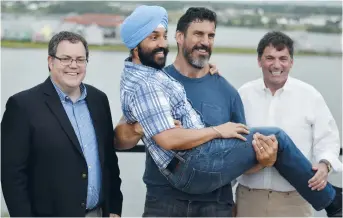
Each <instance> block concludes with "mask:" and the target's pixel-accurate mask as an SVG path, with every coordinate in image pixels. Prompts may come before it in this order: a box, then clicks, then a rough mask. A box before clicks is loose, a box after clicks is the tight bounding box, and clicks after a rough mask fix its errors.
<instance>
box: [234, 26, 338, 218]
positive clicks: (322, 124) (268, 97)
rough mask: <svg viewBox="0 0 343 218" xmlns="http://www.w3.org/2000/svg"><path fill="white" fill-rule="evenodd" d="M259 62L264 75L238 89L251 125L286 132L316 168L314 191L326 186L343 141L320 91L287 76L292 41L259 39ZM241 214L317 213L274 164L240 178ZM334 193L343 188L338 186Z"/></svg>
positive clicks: (271, 36) (275, 35) (275, 36)
mask: <svg viewBox="0 0 343 218" xmlns="http://www.w3.org/2000/svg"><path fill="white" fill-rule="evenodd" d="M257 52H258V64H259V66H260V67H261V68H262V72H263V78H260V79H258V80H255V81H251V82H248V83H246V84H244V85H243V86H242V87H241V88H240V89H239V93H240V95H241V98H242V101H243V104H244V108H245V113H246V120H247V125H248V126H277V127H280V128H281V129H283V130H285V132H286V133H287V134H288V135H289V136H290V137H291V138H292V140H293V141H294V142H295V144H296V145H298V146H299V149H300V150H301V151H302V152H303V154H304V155H305V156H306V157H307V158H308V159H310V160H312V161H313V163H314V164H313V170H315V171H317V172H316V174H315V176H314V177H313V178H312V179H311V180H310V181H309V187H310V188H312V189H313V190H314V191H317V190H321V189H323V188H324V187H325V186H326V184H327V178H328V173H330V172H331V171H341V167H342V164H341V162H340V161H339V159H338V157H339V149H340V139H339V133H338V128H337V125H336V123H335V120H334V118H333V116H332V114H331V113H330V110H329V108H328V107H327V105H326V103H325V101H324V98H323V97H322V95H321V94H320V93H319V92H318V91H317V90H316V89H315V88H314V87H313V86H311V85H309V84H306V83H304V82H302V81H300V80H298V79H295V78H292V77H290V76H289V71H290V69H291V68H292V65H293V40H292V39H291V38H290V37H288V36H287V35H285V34H283V33H281V32H269V33H267V34H266V35H265V36H264V37H263V38H262V39H261V41H260V42H259V44H258V48H257ZM238 182H239V185H238V188H237V191H236V197H237V201H236V202H237V216H243V217H247V216H254V217H257V216H262V217H267V216H272V217H274V216H285V217H291V216H297V217H305V216H307V217H309V216H313V214H312V207H311V206H310V204H309V203H308V202H307V201H305V200H304V199H303V198H302V197H301V196H300V194H298V193H297V192H296V190H295V188H294V187H293V186H291V185H290V184H289V182H287V181H286V180H285V179H284V178H283V177H282V176H281V175H280V174H279V173H278V171H277V170H276V169H275V168H274V167H267V168H264V169H262V167H261V170H260V171H258V172H255V173H250V174H244V175H242V176H241V177H239V178H238ZM336 191H338V192H342V189H341V188H337V187H336Z"/></svg>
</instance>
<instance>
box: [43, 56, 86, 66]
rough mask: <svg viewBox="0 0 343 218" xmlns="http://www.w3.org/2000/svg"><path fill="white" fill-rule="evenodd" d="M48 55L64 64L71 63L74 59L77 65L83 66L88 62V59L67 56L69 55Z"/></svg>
mask: <svg viewBox="0 0 343 218" xmlns="http://www.w3.org/2000/svg"><path fill="white" fill-rule="evenodd" d="M50 56H51V57H53V58H56V59H57V60H59V61H60V62H61V64H62V65H64V66H68V65H71V64H72V63H73V61H75V62H76V64H77V65H78V66H85V65H86V64H87V62H88V60H87V59H85V58H78V59H73V58H69V57H68V58H67V57H65V58H59V57H56V56H55V55H50Z"/></svg>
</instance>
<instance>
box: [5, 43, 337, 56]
mask: <svg viewBox="0 0 343 218" xmlns="http://www.w3.org/2000/svg"><path fill="white" fill-rule="evenodd" d="M1 47H2V48H20V49H25V48H36V49H47V48H48V43H41V42H28V41H10V40H1ZM89 49H90V50H93V51H114V52H125V51H128V49H127V48H126V47H125V46H124V45H123V44H116V45H89ZM169 49H170V51H177V47H176V46H170V47H169ZM213 53H217V54H218V53H219V54H256V49H255V48H234V47H218V46H217V47H214V48H213ZM295 55H302V56H342V53H338V52H318V51H311V50H308V51H297V52H295Z"/></svg>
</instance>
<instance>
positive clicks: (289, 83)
mask: <svg viewBox="0 0 343 218" xmlns="http://www.w3.org/2000/svg"><path fill="white" fill-rule="evenodd" d="M291 83H292V77H290V76H288V78H287V80H286V83H285V85H283V87H281V89H279V90H280V91H282V92H283V91H287V90H289V89H290V86H291ZM260 87H261V90H263V91H267V90H269V88H267V87H266V84H265V83H264V80H263V77H262V78H261V79H260Z"/></svg>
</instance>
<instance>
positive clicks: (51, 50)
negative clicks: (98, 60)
mask: <svg viewBox="0 0 343 218" xmlns="http://www.w3.org/2000/svg"><path fill="white" fill-rule="evenodd" d="M64 40H67V41H69V42H71V43H78V42H82V44H83V46H84V47H85V49H86V59H87V60H88V55H89V50H88V43H87V41H86V39H85V38H83V36H81V35H79V34H77V33H73V32H69V31H61V32H59V33H57V34H55V35H54V36H53V37H52V38H51V39H50V42H49V47H48V54H49V55H50V56H52V57H54V56H56V52H57V46H58V45H59V44H60V42H62V41H64ZM48 68H49V72H50V67H49V66H48Z"/></svg>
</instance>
